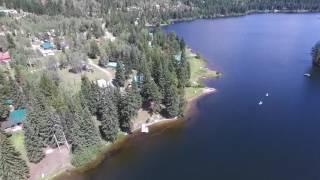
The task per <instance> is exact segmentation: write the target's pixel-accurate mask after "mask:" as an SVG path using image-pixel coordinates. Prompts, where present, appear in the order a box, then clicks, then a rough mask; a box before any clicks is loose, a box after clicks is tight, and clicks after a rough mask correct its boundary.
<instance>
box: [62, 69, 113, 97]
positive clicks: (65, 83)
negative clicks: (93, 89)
mask: <svg viewBox="0 0 320 180" xmlns="http://www.w3.org/2000/svg"><path fill="white" fill-rule="evenodd" d="M58 74H59V77H60V78H61V85H62V87H66V88H69V90H71V91H72V92H78V91H79V90H80V87H81V76H82V75H86V76H87V77H88V78H89V79H90V80H92V81H94V80H97V79H106V78H107V77H106V75H105V74H104V73H103V72H101V71H100V70H98V69H95V68H94V72H84V73H81V74H74V73H70V72H69V71H68V70H67V69H63V70H58Z"/></svg>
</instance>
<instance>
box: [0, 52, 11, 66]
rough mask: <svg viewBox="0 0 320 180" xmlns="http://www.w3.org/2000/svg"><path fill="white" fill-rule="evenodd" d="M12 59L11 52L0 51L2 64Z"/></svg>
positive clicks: (0, 62)
mask: <svg viewBox="0 0 320 180" xmlns="http://www.w3.org/2000/svg"><path fill="white" fill-rule="evenodd" d="M10 61H11V56H10V53H9V52H0V64H2V63H8V62H10Z"/></svg>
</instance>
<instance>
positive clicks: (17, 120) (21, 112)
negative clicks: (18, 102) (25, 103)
mask: <svg viewBox="0 0 320 180" xmlns="http://www.w3.org/2000/svg"><path fill="white" fill-rule="evenodd" d="M26 117H27V110H26V109H17V110H15V111H12V112H10V114H9V117H8V119H7V120H6V121H4V122H2V123H1V124H0V129H1V130H3V131H5V132H16V131H20V130H22V128H23V123H24V122H25V120H26Z"/></svg>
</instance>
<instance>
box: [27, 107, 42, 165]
mask: <svg viewBox="0 0 320 180" xmlns="http://www.w3.org/2000/svg"><path fill="white" fill-rule="evenodd" d="M38 123H39V119H38V114H37V112H35V111H30V110H29V112H28V115H27V120H26V123H25V124H24V135H25V142H24V143H25V147H26V150H27V156H28V159H29V161H30V162H32V163H38V162H40V161H41V160H42V159H43V158H44V156H45V154H44V153H43V149H42V148H43V142H42V140H41V138H40V136H39V133H40V129H39V126H38Z"/></svg>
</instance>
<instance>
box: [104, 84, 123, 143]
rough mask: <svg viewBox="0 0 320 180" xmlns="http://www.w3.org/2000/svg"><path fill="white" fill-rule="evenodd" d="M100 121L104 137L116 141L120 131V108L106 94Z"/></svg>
mask: <svg viewBox="0 0 320 180" xmlns="http://www.w3.org/2000/svg"><path fill="white" fill-rule="evenodd" d="M108 91H110V90H108ZM100 121H101V126H100V130H101V132H102V135H103V137H104V139H105V140H107V141H111V142H113V141H115V140H116V138H117V134H118V131H119V119H118V109H117V106H116V104H115V103H114V102H113V101H112V97H110V96H104V99H103V108H102V115H101V119H100Z"/></svg>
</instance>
